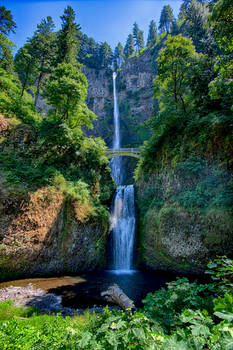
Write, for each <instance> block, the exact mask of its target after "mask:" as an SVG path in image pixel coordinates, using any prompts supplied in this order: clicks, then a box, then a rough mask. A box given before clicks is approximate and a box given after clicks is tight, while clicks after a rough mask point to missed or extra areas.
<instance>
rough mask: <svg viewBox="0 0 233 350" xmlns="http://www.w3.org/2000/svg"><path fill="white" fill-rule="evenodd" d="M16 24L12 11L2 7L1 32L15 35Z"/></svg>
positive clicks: (0, 16)
mask: <svg viewBox="0 0 233 350" xmlns="http://www.w3.org/2000/svg"><path fill="white" fill-rule="evenodd" d="M15 28H16V23H15V22H14V21H13V17H12V14H11V11H9V10H7V9H6V8H5V6H0V32H1V33H2V34H4V35H8V34H9V33H10V32H12V33H15V31H14V29H15Z"/></svg>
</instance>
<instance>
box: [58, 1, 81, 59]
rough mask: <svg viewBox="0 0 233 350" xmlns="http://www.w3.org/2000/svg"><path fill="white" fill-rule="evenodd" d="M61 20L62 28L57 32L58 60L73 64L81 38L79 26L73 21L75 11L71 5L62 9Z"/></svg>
mask: <svg viewBox="0 0 233 350" xmlns="http://www.w3.org/2000/svg"><path fill="white" fill-rule="evenodd" d="M61 20H62V29H61V30H60V31H59V33H58V62H59V63H61V62H65V63H71V64H75V63H76V60H77V55H78V45H79V42H80V40H81V32H80V29H81V27H80V26H79V25H77V24H76V23H75V12H74V10H73V9H72V7H71V6H67V8H66V9H65V10H64V14H63V16H61Z"/></svg>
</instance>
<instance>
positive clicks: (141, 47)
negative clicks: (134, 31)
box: [137, 30, 145, 51]
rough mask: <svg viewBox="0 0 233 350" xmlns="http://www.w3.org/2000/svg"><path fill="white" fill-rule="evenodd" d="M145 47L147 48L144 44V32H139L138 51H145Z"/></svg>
mask: <svg viewBox="0 0 233 350" xmlns="http://www.w3.org/2000/svg"><path fill="white" fill-rule="evenodd" d="M144 46H145V43H144V33H143V30H139V33H138V43H137V47H138V51H140V50H141V49H143V48H144Z"/></svg>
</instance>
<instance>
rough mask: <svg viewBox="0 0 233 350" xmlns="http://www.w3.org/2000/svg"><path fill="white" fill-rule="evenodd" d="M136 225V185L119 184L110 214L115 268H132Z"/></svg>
mask: <svg viewBox="0 0 233 350" xmlns="http://www.w3.org/2000/svg"><path fill="white" fill-rule="evenodd" d="M135 227H136V210H135V203H134V186H133V185H129V186H118V187H117V189H116V193H115V198H114V201H113V205H112V211H111V216H110V230H111V232H112V243H113V244H112V246H113V247H112V254H113V269H114V270H121V271H122V270H123V271H129V270H131V269H132V265H133V248H134V240H135Z"/></svg>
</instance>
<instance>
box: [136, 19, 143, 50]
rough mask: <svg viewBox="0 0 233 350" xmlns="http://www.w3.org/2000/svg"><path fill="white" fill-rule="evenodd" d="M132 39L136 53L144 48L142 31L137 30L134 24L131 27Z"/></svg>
mask: <svg viewBox="0 0 233 350" xmlns="http://www.w3.org/2000/svg"><path fill="white" fill-rule="evenodd" d="M133 38H134V46H135V47H136V51H137V52H139V51H140V50H141V49H142V48H143V47H144V36H143V31H142V30H140V29H139V27H138V24H137V23H136V22H135V23H134V25H133Z"/></svg>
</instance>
